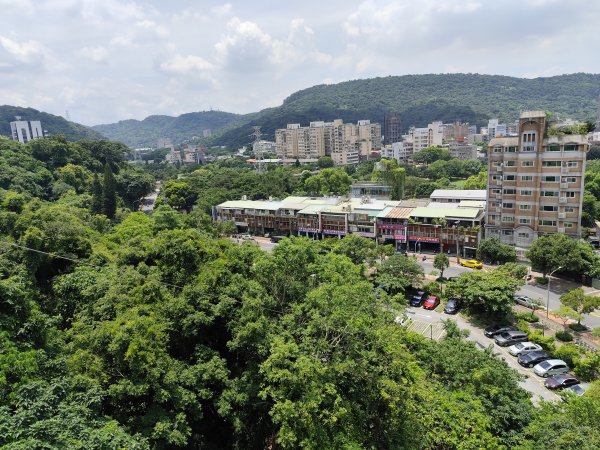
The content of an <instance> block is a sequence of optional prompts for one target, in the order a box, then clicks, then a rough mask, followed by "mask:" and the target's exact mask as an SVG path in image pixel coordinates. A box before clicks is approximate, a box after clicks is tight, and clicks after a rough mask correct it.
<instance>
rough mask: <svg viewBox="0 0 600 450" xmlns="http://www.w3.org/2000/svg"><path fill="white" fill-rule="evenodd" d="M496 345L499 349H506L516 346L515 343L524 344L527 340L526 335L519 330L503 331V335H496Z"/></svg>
mask: <svg viewBox="0 0 600 450" xmlns="http://www.w3.org/2000/svg"><path fill="white" fill-rule="evenodd" d="M494 339H495V340H496V344H498V345H499V346H500V347H508V346H509V345H513V344H516V343H517V342H524V341H526V340H527V333H524V332H522V331H519V330H514V331H505V332H504V333H500V334H497V335H496V337H495V338H494Z"/></svg>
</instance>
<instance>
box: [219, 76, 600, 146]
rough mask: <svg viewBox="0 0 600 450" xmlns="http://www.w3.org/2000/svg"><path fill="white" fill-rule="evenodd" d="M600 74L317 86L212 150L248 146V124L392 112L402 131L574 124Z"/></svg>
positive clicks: (591, 104)
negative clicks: (545, 119) (533, 117)
mask: <svg viewBox="0 0 600 450" xmlns="http://www.w3.org/2000/svg"><path fill="white" fill-rule="evenodd" d="M599 95H600V74H584V73H576V74H570V75H560V76H554V77H546V78H534V79H525V78H514V77H507V76H500V75H478V74H439V75H405V76H389V77H385V78H371V79H365V80H353V81H347V82H343V83H338V84H332V85H318V86H314V87H311V88H308V89H304V90H302V91H298V92H296V93H294V94H292V95H290V96H289V97H288V98H287V99H285V101H284V102H283V104H282V105H281V106H279V107H276V108H269V109H265V110H263V111H261V112H259V113H257V114H255V115H253V116H248V118H249V120H248V123H247V124H245V125H244V126H242V127H238V128H235V129H232V130H229V131H228V132H226V133H224V134H223V135H222V136H221V137H220V138H219V139H218V140H217V143H218V144H221V145H229V146H232V147H235V146H238V145H241V144H244V143H247V141H248V137H247V136H248V135H249V134H250V132H251V130H252V128H251V127H252V125H260V126H262V127H263V128H262V131H263V133H266V134H267V136H268V137H271V138H272V137H273V136H274V130H275V129H277V128H281V127H284V126H285V125H286V124H287V123H302V124H305V125H307V124H308V123H309V122H310V121H313V120H332V119H335V118H342V119H344V120H345V121H356V120H360V119H370V120H371V121H375V122H381V121H382V120H383V116H384V115H385V114H386V113H390V112H397V113H399V114H400V117H401V120H402V128H403V130H404V131H406V130H407V129H408V127H409V126H411V125H415V126H426V125H427V123H429V122H431V121H433V120H443V121H445V122H446V121H448V122H449V121H454V120H462V121H464V122H470V123H472V124H473V123H475V124H477V125H483V124H485V123H486V122H487V120H488V119H489V118H499V119H501V120H503V121H509V120H515V119H516V118H517V117H518V114H519V112H520V111H522V110H527V109H536V110H547V111H552V112H555V113H558V114H559V115H564V116H568V117H571V118H574V119H580V120H585V119H588V118H591V117H595V114H596V111H597V108H598V96H599Z"/></svg>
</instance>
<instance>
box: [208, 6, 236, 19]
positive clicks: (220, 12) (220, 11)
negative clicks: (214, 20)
mask: <svg viewBox="0 0 600 450" xmlns="http://www.w3.org/2000/svg"><path fill="white" fill-rule="evenodd" d="M232 10H233V6H232V5H231V3H225V4H223V5H219V6H213V7H212V8H211V9H210V11H211V12H212V13H213V14H214V15H215V16H217V17H223V16H226V15H228V14H229V13H230V12H231V11H232Z"/></svg>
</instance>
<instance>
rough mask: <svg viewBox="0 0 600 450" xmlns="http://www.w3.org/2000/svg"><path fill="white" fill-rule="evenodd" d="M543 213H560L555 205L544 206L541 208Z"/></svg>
mask: <svg viewBox="0 0 600 450" xmlns="http://www.w3.org/2000/svg"><path fill="white" fill-rule="evenodd" d="M540 210H541V211H545V212H552V211H558V206H554V205H542V206H541V207H540Z"/></svg>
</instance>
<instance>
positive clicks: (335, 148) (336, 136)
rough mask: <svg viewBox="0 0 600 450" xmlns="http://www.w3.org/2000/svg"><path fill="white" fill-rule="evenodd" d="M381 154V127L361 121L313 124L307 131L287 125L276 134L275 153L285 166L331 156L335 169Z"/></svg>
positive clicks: (293, 125)
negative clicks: (336, 166) (337, 166)
mask: <svg viewBox="0 0 600 450" xmlns="http://www.w3.org/2000/svg"><path fill="white" fill-rule="evenodd" d="M380 150H381V125H379V124H377V123H371V122H370V121H369V120H361V121H359V122H358V123H357V124H352V123H344V122H343V121H342V120H341V119H336V120H334V121H333V122H322V121H315V122H311V123H310V125H309V126H308V127H301V126H300V124H288V125H287V127H286V128H281V129H278V130H276V131H275V151H276V154H277V156H278V157H279V158H281V159H282V160H283V161H284V162H286V163H289V162H294V161H296V160H299V161H301V162H316V161H317V160H318V159H319V158H320V157H321V156H331V158H332V159H333V162H334V163H335V164H336V165H352V164H358V162H359V161H360V160H363V159H367V158H368V157H369V156H370V155H371V154H372V153H376V152H379V151H380Z"/></svg>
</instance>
